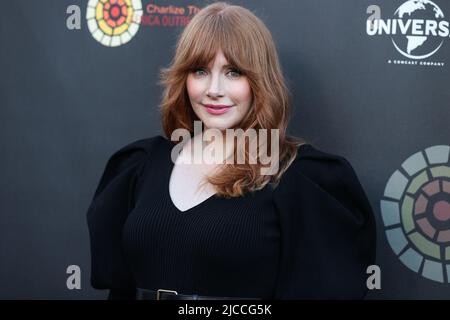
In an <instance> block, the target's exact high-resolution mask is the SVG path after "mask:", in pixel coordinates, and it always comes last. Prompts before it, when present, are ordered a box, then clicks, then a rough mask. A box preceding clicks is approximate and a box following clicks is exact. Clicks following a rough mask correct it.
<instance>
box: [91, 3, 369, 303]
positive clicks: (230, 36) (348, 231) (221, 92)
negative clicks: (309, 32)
mask: <svg viewBox="0 0 450 320" xmlns="http://www.w3.org/2000/svg"><path fill="white" fill-rule="evenodd" d="M162 75H163V78H162V83H163V84H164V86H165V92H164V96H163V101H162V103H161V113H162V125H163V128H164V131H165V135H166V137H162V136H156V137H153V138H148V139H142V140H138V141H135V142H133V143H130V144H128V145H127V146H124V147H123V148H122V149H120V150H119V151H117V152H116V153H114V154H113V155H112V156H111V158H110V159H109V161H108V163H107V165H106V168H105V171H104V173H103V175H102V177H101V180H100V183H99V185H98V187H97V190H96V192H95V195H94V198H93V200H92V203H91V205H90V207H89V210H88V224H89V231H90V237H91V257H92V273H91V284H92V286H93V287H94V288H97V289H109V290H110V295H109V298H111V299H115V298H128V299H134V298H136V297H137V298H143V299H229V298H232V299H301V298H325V299H328V298H352V299H353V298H363V297H364V295H365V293H366V290H367V288H366V276H367V275H366V268H367V267H368V266H369V265H371V264H373V263H374V259H375V223H374V217H373V214H372V210H371V207H370V204H369V201H368V200H367V197H366V195H365V193H364V191H363V189H362V187H361V185H360V183H359V181H358V178H357V177H356V175H355V172H354V170H353V169H352V167H351V165H350V164H349V163H348V162H347V161H346V160H345V159H344V158H342V157H340V156H336V155H332V154H328V153H325V152H322V151H320V150H318V149H316V148H315V147H313V146H312V145H311V144H308V143H305V142H304V141H302V140H301V139H296V138H292V137H289V136H287V135H286V128H287V124H288V115H289V98H288V90H287V88H286V85H285V81H284V79H283V75H282V72H281V68H280V65H279V61H278V57H277V52H276V49H275V45H274V42H273V39H272V37H271V34H270V32H269V31H268V30H267V28H266V27H265V25H264V24H263V23H262V22H261V21H260V20H259V19H258V18H257V17H256V16H255V15H254V14H252V13H251V12H250V11H248V10H247V9H244V8H242V7H239V6H231V5H228V4H225V3H215V4H212V5H209V6H207V7H205V8H204V9H202V10H201V11H200V12H199V13H197V15H196V16H195V17H194V18H193V19H192V20H191V22H190V23H189V24H188V26H187V27H186V28H185V30H184V31H183V33H182V34H181V37H180V38H179V40H178V44H177V50H176V54H175V57H174V59H173V61H172V64H171V66H170V67H169V68H168V69H165V70H163V73H162ZM196 121H201V124H202V129H203V131H201V133H205V132H209V131H208V130H216V132H219V133H221V134H223V135H226V134H227V133H228V131H227V130H230V129H242V131H244V132H249V131H250V130H256V131H258V130H262V129H270V133H269V138H268V139H260V141H262V140H264V142H265V144H263V146H265V147H267V148H271V149H270V150H271V151H273V150H274V151H275V152H272V153H271V156H273V155H274V154H275V153H276V155H277V160H278V161H277V162H276V168H275V170H272V171H271V173H270V174H263V173H262V172H263V171H262V170H261V169H263V168H262V167H263V165H262V164H261V163H256V164H255V163H251V162H250V161H249V160H250V158H251V157H252V156H254V155H255V154H254V153H251V152H249V151H248V149H247V148H244V151H242V149H239V148H238V147H239V145H237V144H234V145H232V147H230V145H229V144H224V142H223V140H222V141H221V139H214V140H213V139H210V141H211V142H209V143H208V141H205V139H204V138H201V136H202V135H201V134H196V133H195V131H196V130H195V129H196V128H195V127H194V126H195V124H196V123H198V122H196ZM178 129H183V130H185V131H186V132H188V136H189V137H184V138H185V139H183V141H172V140H171V138H173V137H174V136H176V135H175V133H176V132H177V130H178ZM273 137H276V139H273ZM190 138H192V139H190ZM257 138H258V139H259V138H261V137H257ZM233 140H234V138H233ZM239 141H241V142H242V140H239ZM243 141H244V143H243V144H244V145H245V146H250V140H243ZM179 142H183V143H179ZM274 145H275V146H276V147H277V148H276V149H273V148H272V147H273V146H274ZM211 146H214V147H218V148H215V149H214V150H215V151H217V150H222V151H223V153H221V154H222V156H221V157H219V160H220V161H218V162H215V163H211V162H207V161H205V159H204V158H202V161H201V162H200V163H192V162H190V161H185V160H186V159H191V158H190V155H191V151H193V150H194V149H196V147H199V148H200V150H201V151H205V150H207V149H208V148H211ZM177 147H179V149H178V150H181V152H173V151H174V149H175V148H177ZM223 147H224V149H221V148H223ZM197 150H198V148H197ZM194 151H195V150H194ZM219 153H220V152H219ZM238 155H241V156H242V155H243V158H244V160H245V161H244V163H235V162H234V163H233V161H231V163H229V162H228V161H227V160H229V159H232V160H235V158H237V157H238Z"/></svg>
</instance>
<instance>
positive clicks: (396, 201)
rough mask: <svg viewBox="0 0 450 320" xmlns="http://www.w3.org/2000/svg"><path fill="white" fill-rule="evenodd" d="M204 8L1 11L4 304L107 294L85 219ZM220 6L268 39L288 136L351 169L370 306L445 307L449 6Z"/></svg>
mask: <svg viewBox="0 0 450 320" xmlns="http://www.w3.org/2000/svg"><path fill="white" fill-rule="evenodd" d="M209 3H211V1H169V0H165V1H162V0H161V1H150V0H89V1H75V0H72V1H69V0H58V1H53V0H42V1H28V0H15V1H10V2H9V3H8V5H7V7H6V8H5V10H1V11H0V16H1V19H0V39H1V43H0V73H1V78H0V84H1V85H0V123H1V125H0V133H1V134H0V139H1V140H0V146H1V157H0V163H1V167H2V170H1V176H0V177H1V179H0V190H1V191H0V192H1V201H0V208H1V212H0V261H1V263H0V282H1V286H0V298H3V299H102V298H104V297H105V295H106V292H102V291H97V290H94V289H92V288H91V287H90V284H89V276H90V249H89V237H88V231H87V225H86V216H85V214H86V210H87V207H88V205H89V203H90V201H91V198H92V195H93V193H94V191H95V188H96V185H97V183H98V180H99V178H100V174H101V173H102V170H103V169H104V165H105V163H106V160H107V159H108V157H109V156H110V155H111V154H112V152H114V151H116V150H117V149H119V148H120V147H122V146H123V145H125V144H127V143H130V142H132V141H135V140H137V139H141V138H146V137H150V136H154V135H158V134H161V133H162V128H161V124H160V114H159V110H158V107H159V102H160V100H161V96H162V87H161V86H160V85H159V84H158V81H159V71H160V69H161V68H163V67H167V66H168V65H169V63H170V61H171V59H172V57H173V54H174V50H175V44H176V39H177V36H178V35H179V34H180V32H181V31H182V30H183V28H184V26H186V24H187V23H188V22H189V21H190V19H191V18H192V16H193V15H195V14H196V13H197V12H198V11H199V10H200V9H201V8H202V7H204V6H206V5H207V4H209ZM229 3H233V4H239V5H242V6H244V7H246V8H248V9H250V10H252V11H253V12H254V13H255V14H256V15H257V16H258V17H260V18H261V19H262V20H263V21H264V22H265V23H266V25H267V26H268V28H269V29H270V30H271V32H272V34H273V37H274V40H275V42H276V45H277V48H278V53H279V57H280V61H281V64H282V67H283V72H284V74H285V77H286V79H287V82H288V85H289V88H290V90H291V93H292V98H293V99H292V100H293V114H292V119H291V122H290V127H289V128H290V129H289V132H290V133H291V134H294V135H297V136H301V137H303V138H305V139H307V140H308V141H309V142H311V143H312V144H314V145H315V146H317V147H318V148H320V149H322V150H324V151H327V152H330V153H334V154H339V155H342V156H344V157H346V158H347V159H348V160H349V161H350V163H351V164H352V165H353V167H354V168H355V171H356V173H357V174H358V176H359V178H360V180H361V183H362V185H363V187H364V189H365V190H366V192H367V194H368V197H369V199H370V202H371V204H372V206H373V209H374V213H375V216H376V220H377V227H378V237H377V238H378V239H377V249H378V250H377V265H378V266H379V270H380V274H381V277H380V283H379V284H380V286H379V288H378V289H374V290H371V291H370V292H369V295H368V298H369V299H400V298H401V299H430V298H437V299H448V298H450V34H449V30H450V26H449V21H450V2H449V1H447V0H433V1H430V0H408V1H405V0H395V1H394V0H371V1H366V0H339V1H336V0H301V1H294V0H291V1H288V0H284V1H269V0H257V1H256V0H255V1H250V0H248V1H229ZM329 272H330V273H333V266H332V265H330V270H329Z"/></svg>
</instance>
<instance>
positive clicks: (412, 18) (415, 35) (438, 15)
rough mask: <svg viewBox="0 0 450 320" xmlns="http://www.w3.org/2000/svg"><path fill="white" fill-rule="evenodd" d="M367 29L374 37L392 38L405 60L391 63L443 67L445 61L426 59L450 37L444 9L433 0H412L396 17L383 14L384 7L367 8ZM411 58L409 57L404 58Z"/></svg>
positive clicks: (393, 43)
mask: <svg viewBox="0 0 450 320" xmlns="http://www.w3.org/2000/svg"><path fill="white" fill-rule="evenodd" d="M367 13H368V14H369V17H368V19H367V22H366V32H367V34H368V35H369V36H370V37H389V38H390V40H391V42H392V45H393V47H394V48H395V49H396V50H397V52H398V53H399V54H400V55H401V56H402V57H403V59H389V60H388V63H392V64H403V65H420V66H435V67H443V66H444V65H445V62H442V61H431V60H426V59H428V58H430V57H432V56H433V55H435V54H436V53H437V52H438V51H439V50H440V49H441V48H442V46H443V44H444V42H445V40H447V39H448V38H449V34H450V33H449V22H448V21H447V20H445V17H444V12H443V11H442V10H441V8H440V7H439V6H438V5H437V4H436V3H434V2H433V1H431V0H408V1H406V2H404V3H403V4H401V5H400V6H399V7H398V8H397V9H396V10H395V12H394V14H393V16H392V18H389V19H384V18H382V17H381V8H380V6H378V5H371V6H369V7H368V8H367ZM404 58H407V59H404Z"/></svg>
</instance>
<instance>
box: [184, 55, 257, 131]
mask: <svg viewBox="0 0 450 320" xmlns="http://www.w3.org/2000/svg"><path fill="white" fill-rule="evenodd" d="M227 64H228V61H227V60H226V58H225V56H224V55H223V52H222V50H219V51H218V52H217V53H216V56H215V58H214V60H213V61H211V63H210V64H209V65H208V66H205V67H202V68H199V69H196V70H194V71H193V72H190V73H189V75H188V77H187V81H186V86H187V91H188V95H189V100H190V102H191V105H192V108H193V110H194V112H195V114H196V115H197V117H199V119H200V120H201V121H202V122H203V126H204V129H212V128H216V129H219V130H221V131H223V130H225V129H228V128H234V127H236V126H238V125H239V123H240V122H241V120H242V119H243V118H244V117H245V115H246V114H247V112H248V111H249V109H250V106H251V105H252V102H253V101H252V97H253V94H252V90H251V88H250V84H249V82H248V79H247V78H246V77H245V76H244V75H242V74H241V73H240V71H239V70H237V69H233V68H232V67H230V66H228V65H227Z"/></svg>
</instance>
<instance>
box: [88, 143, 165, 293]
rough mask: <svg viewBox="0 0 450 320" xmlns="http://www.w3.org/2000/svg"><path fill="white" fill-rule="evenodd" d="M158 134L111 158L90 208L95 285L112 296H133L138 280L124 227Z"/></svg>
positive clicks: (124, 148)
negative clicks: (128, 259) (126, 254)
mask: <svg viewBox="0 0 450 320" xmlns="http://www.w3.org/2000/svg"><path fill="white" fill-rule="evenodd" d="M158 140H159V137H153V138H148V139H141V140H138V141H135V142H133V143H130V144H128V145H126V146H124V147H123V148H121V149H120V150H118V151H117V152H115V153H114V154H113V155H112V156H111V157H110V158H109V160H108V162H107V164H106V167H105V169H104V171H103V174H102V176H101V178H100V182H99V184H98V186H97V189H96V191H95V193H94V197H93V199H92V202H91V204H90V206H89V208H88V210H87V223H88V229H89V236H90V249H91V278H90V282H91V285H92V287H94V288H96V289H110V292H109V296H108V298H109V299H121V298H125V299H134V298H135V283H134V280H133V277H132V274H131V271H130V268H129V266H128V265H127V263H126V261H125V259H124V255H123V252H122V228H123V225H124V222H125V220H126V219H127V216H128V213H129V212H130V211H131V209H132V208H133V206H134V195H135V192H136V189H137V188H138V186H139V178H140V176H141V172H142V170H143V169H144V167H145V165H146V163H147V162H148V161H147V160H148V158H149V154H150V152H151V150H152V149H153V148H154V147H155V144H156V143H157V142H158Z"/></svg>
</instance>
